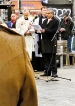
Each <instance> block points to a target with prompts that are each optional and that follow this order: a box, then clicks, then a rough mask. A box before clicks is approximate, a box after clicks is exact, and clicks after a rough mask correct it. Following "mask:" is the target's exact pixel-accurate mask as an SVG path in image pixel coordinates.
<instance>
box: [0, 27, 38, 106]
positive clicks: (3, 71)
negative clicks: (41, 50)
mask: <svg viewBox="0 0 75 106" xmlns="http://www.w3.org/2000/svg"><path fill="white" fill-rule="evenodd" d="M25 48H26V47H25V40H24V37H23V36H21V35H20V34H18V33H16V32H14V31H13V30H11V29H8V28H5V27H4V26H2V25H0V106H38V103H37V90H36V83H35V79H34V73H33V68H32V66H31V63H30V60H29V56H28V53H27V52H26V50H25Z"/></svg>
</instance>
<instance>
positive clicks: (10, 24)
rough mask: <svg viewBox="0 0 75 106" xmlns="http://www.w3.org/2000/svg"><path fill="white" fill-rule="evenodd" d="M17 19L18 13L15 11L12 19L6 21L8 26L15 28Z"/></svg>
mask: <svg viewBox="0 0 75 106" xmlns="http://www.w3.org/2000/svg"><path fill="white" fill-rule="evenodd" d="M16 20H17V16H16V14H15V13H13V14H11V20H10V21H8V22H6V25H7V26H8V28H15V27H16V26H15V24H16Z"/></svg>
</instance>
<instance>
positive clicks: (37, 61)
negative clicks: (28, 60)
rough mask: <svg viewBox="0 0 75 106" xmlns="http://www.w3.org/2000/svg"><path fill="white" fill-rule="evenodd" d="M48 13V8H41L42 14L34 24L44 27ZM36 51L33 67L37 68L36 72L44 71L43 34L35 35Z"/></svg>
mask: <svg viewBox="0 0 75 106" xmlns="http://www.w3.org/2000/svg"><path fill="white" fill-rule="evenodd" d="M46 11H47V7H45V6H43V7H42V8H41V14H40V15H38V16H37V17H36V18H35V20H34V22H33V24H35V25H40V26H42V23H43V21H44V20H45V19H46ZM34 51H35V57H34V59H33V60H35V63H34V62H33V60H32V64H33V67H34V66H35V70H37V71H43V70H44V67H43V58H42V49H41V33H37V31H36V33H35V38H34Z"/></svg>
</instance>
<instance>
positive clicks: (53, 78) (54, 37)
mask: <svg viewBox="0 0 75 106" xmlns="http://www.w3.org/2000/svg"><path fill="white" fill-rule="evenodd" d="M63 22H64V20H63V21H62V23H61V24H60V25H59V26H58V29H57V31H56V33H55V34H54V36H53V38H52V39H51V42H52V41H53V40H57V39H56V36H57V34H58V32H59V30H60V28H61V25H62V24H63ZM54 45H55V44H54ZM53 50H54V48H53ZM52 58H53V54H52ZM52 58H51V61H50V64H49V67H50V65H51V62H52ZM49 67H48V70H47V73H48V71H49ZM55 78H61V79H65V80H69V81H71V79H68V78H63V77H58V76H56V77H52V78H51V79H48V75H47V79H48V80H46V82H49V81H58V80H56V79H55Z"/></svg>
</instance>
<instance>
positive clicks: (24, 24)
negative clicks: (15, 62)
mask: <svg viewBox="0 0 75 106" xmlns="http://www.w3.org/2000/svg"><path fill="white" fill-rule="evenodd" d="M32 20H33V18H31V17H28V20H25V19H24V16H22V17H20V18H19V19H18V20H17V22H16V30H17V32H18V33H19V34H21V35H23V36H24V33H25V32H26V31H27V30H28V27H29V25H30V23H31V22H32ZM32 35H33V34H32ZM25 42H26V50H27V51H28V53H29V56H30V58H32V51H33V42H34V40H33V36H25Z"/></svg>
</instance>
